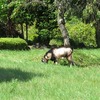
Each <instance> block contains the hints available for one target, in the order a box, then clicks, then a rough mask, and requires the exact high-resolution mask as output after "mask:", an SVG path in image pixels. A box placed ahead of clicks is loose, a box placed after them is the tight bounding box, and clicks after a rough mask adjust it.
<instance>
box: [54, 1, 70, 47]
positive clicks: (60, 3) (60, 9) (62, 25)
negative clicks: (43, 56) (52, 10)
mask: <svg viewBox="0 0 100 100" xmlns="http://www.w3.org/2000/svg"><path fill="white" fill-rule="evenodd" d="M55 3H56V6H57V9H58V15H57V22H58V26H59V28H60V31H61V33H62V36H63V39H64V46H70V42H69V35H68V31H67V29H66V28H65V20H64V13H65V5H66V3H67V1H66V0H55Z"/></svg>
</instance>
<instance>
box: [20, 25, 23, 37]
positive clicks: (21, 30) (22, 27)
mask: <svg viewBox="0 0 100 100" xmlns="http://www.w3.org/2000/svg"><path fill="white" fill-rule="evenodd" d="M20 25H21V34H22V38H23V39H24V31H23V23H21V24H20Z"/></svg>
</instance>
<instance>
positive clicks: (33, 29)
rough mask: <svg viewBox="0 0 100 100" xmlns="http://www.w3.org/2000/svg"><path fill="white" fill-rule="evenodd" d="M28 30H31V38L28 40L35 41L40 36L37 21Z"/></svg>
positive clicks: (29, 35) (29, 36)
mask: <svg viewBox="0 0 100 100" xmlns="http://www.w3.org/2000/svg"><path fill="white" fill-rule="evenodd" d="M28 32H29V34H28V38H29V39H28V40H29V41H31V42H32V43H33V42H34V41H36V40H37V38H38V34H37V33H38V29H37V28H36V26H35V23H34V25H33V26H31V27H30V28H29V30H28Z"/></svg>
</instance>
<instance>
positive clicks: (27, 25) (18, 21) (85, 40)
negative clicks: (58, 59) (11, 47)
mask: <svg viewBox="0 0 100 100" xmlns="http://www.w3.org/2000/svg"><path fill="white" fill-rule="evenodd" d="M61 2H63V5H62V6H63V13H64V21H65V23H64V25H65V27H66V29H67V31H68V35H69V40H70V43H71V46H73V47H74V48H77V47H89V48H90V47H100V2H99V0H58V1H57V2H56V0H0V37H1V38H4V37H10V38H15V37H16V38H17V37H20V38H22V39H24V40H26V42H27V43H28V44H29V45H33V44H36V43H39V44H40V45H46V46H49V45H50V46H52V45H56V46H61V45H63V38H62V34H61V31H60V29H59V25H58V23H57V16H58V8H57V3H58V4H60V3H61ZM1 41H4V40H1ZM11 41H13V40H11ZM16 41H17V40H16Z"/></svg>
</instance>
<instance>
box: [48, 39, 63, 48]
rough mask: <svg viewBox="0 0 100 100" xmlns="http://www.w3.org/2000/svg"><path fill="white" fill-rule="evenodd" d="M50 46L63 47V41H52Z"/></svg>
mask: <svg viewBox="0 0 100 100" xmlns="http://www.w3.org/2000/svg"><path fill="white" fill-rule="evenodd" d="M49 45H50V46H57V47H59V46H62V45H63V40H62V39H58V38H57V39H51V40H50V42H49Z"/></svg>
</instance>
